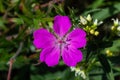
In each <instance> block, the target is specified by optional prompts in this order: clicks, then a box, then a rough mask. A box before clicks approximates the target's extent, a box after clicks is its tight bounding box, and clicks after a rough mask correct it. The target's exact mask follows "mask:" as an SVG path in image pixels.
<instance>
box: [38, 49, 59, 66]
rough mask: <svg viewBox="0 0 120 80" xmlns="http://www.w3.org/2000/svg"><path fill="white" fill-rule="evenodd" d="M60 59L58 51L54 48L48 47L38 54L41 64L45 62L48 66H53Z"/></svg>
mask: <svg viewBox="0 0 120 80" xmlns="http://www.w3.org/2000/svg"><path fill="white" fill-rule="evenodd" d="M59 59H60V50H59V49H58V48H55V47H51V48H50V47H48V48H45V49H43V51H42V52H41V53H40V60H41V62H45V63H46V64H47V65H48V66H55V65H57V64H58V62H59Z"/></svg>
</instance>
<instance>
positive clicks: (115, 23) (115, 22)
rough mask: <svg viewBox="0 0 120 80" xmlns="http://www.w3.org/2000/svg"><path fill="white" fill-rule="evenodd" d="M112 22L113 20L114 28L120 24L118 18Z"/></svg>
mask: <svg viewBox="0 0 120 80" xmlns="http://www.w3.org/2000/svg"><path fill="white" fill-rule="evenodd" d="M112 20H113V23H114V26H118V24H119V20H118V18H116V19H112Z"/></svg>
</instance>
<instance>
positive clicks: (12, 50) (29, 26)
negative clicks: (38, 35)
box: [0, 0, 120, 80]
mask: <svg viewBox="0 0 120 80" xmlns="http://www.w3.org/2000/svg"><path fill="white" fill-rule="evenodd" d="M62 1H63V2H62ZM74 3H75V5H74ZM80 3H82V4H81V5H82V6H81V7H79V6H80V5H79V4H80ZM57 14H60V15H67V16H69V17H70V18H71V21H72V23H73V26H72V28H71V30H72V29H74V28H75V27H80V28H83V29H84V28H87V30H86V33H87V45H86V47H85V48H83V49H81V50H82V52H83V56H84V58H83V61H82V62H80V63H79V64H78V65H77V66H76V68H79V69H80V70H81V72H82V70H83V71H84V73H85V76H86V79H85V80H118V77H120V59H119V58H120V36H119V35H117V34H114V33H112V31H111V29H110V28H111V27H112V26H113V25H114V24H113V22H112V20H111V19H112V18H119V17H120V2H119V1H117V0H114V1H112V0H107V1H106V0H95V1H94V0H93V1H90V0H85V1H83V0H81V1H80V0H75V1H74V0H70V1H69V0H65V1H64V0H58V1H57V0H0V15H1V16H0V80H6V77H7V72H8V69H9V64H8V62H9V61H10V59H11V58H12V57H13V56H15V55H16V54H17V53H19V55H17V56H16V57H15V61H14V62H13V67H12V74H11V80H84V79H83V78H82V76H81V75H79V76H75V73H76V72H72V71H71V70H70V68H69V67H67V66H65V65H64V63H63V61H60V62H59V64H58V65H57V66H55V67H52V68H51V67H48V66H47V65H46V64H44V63H41V64H39V61H38V60H39V53H40V51H41V50H36V49H35V47H34V46H33V44H32V41H33V36H32V35H33V31H34V30H35V29H39V28H41V27H42V28H46V29H49V30H50V31H52V22H53V17H54V16H55V15H57ZM88 14H90V15H91V17H92V20H91V21H88V20H87V15H88ZM81 15H82V16H83V18H84V19H85V20H86V21H87V22H88V23H87V24H86V25H82V24H81V22H80V21H81V20H80V16H81ZM95 19H98V21H101V20H102V21H103V22H104V23H102V24H100V25H98V24H99V22H98V23H97V25H94V23H95ZM93 27H94V31H99V35H93V34H90V31H91V30H92V29H93ZM21 42H22V43H23V45H22V46H21V45H20V43H21ZM20 47H21V49H20ZM19 49H20V51H19ZM36 63H38V64H39V65H36ZM81 67H82V68H81Z"/></svg>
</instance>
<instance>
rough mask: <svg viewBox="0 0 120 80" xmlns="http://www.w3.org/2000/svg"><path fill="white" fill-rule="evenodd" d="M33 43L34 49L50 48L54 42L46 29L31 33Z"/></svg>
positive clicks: (53, 38)
mask: <svg viewBox="0 0 120 80" xmlns="http://www.w3.org/2000/svg"><path fill="white" fill-rule="evenodd" d="M33 37H34V41H33V44H34V45H35V47H36V48H38V49H39V48H45V47H47V46H52V45H53V44H54V41H55V37H54V36H53V35H52V34H51V33H50V32H48V31H47V30H46V29H39V30H36V31H34V33H33Z"/></svg>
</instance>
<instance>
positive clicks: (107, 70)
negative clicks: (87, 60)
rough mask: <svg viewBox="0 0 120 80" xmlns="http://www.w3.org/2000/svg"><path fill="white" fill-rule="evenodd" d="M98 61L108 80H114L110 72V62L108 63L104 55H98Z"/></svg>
mask: <svg viewBox="0 0 120 80" xmlns="http://www.w3.org/2000/svg"><path fill="white" fill-rule="evenodd" d="M98 59H99V61H100V63H101V64H102V66H103V70H104V72H105V73H106V76H107V78H108V80H114V75H113V72H112V68H111V64H110V61H108V59H107V58H106V57H105V55H104V54H100V55H98Z"/></svg>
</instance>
